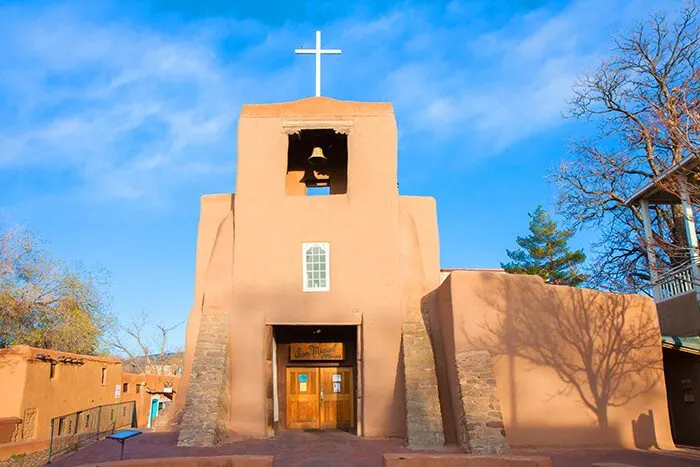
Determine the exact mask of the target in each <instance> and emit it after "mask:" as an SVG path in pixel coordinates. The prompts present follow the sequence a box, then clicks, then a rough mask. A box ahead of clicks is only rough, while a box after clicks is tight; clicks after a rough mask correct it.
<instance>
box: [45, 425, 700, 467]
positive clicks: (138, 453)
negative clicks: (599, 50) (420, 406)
mask: <svg viewBox="0 0 700 467" xmlns="http://www.w3.org/2000/svg"><path fill="white" fill-rule="evenodd" d="M446 450H447V451H454V452H456V451H457V449H446ZM406 451H407V449H406V448H405V447H404V445H403V442H402V441H401V440H397V439H381V440H369V439H359V438H357V437H355V436H353V435H350V434H348V433H343V432H301V431H287V432H282V433H281V434H280V435H278V436H277V437H276V438H273V439H265V440H252V439H251V440H238V441H233V440H232V441H230V442H227V443H224V444H222V445H219V446H216V447H213V448H178V447H177V433H144V434H143V435H141V436H137V437H135V438H133V439H130V440H129V441H127V442H126V448H125V450H124V459H140V458H149V457H183V456H220V455H226V454H272V455H274V456H275V457H276V458H275V465H276V467H331V466H333V467H336V466H337V467H382V465H383V464H382V454H383V453H387V452H406ZM516 454H522V455H538V456H548V457H551V458H552V459H553V464H554V466H553V467H590V465H591V464H592V463H594V462H621V463H627V464H631V465H635V466H638V467H700V453H699V452H694V451H681V452H672V453H671V452H664V453H661V452H649V451H630V450H621V449H615V450H613V449H611V450H538V451H530V450H520V451H518V452H516ZM118 459H119V443H117V442H115V441H113V440H109V439H105V440H102V441H98V442H96V443H93V444H91V445H89V446H86V447H85V448H83V449H81V450H79V451H78V452H76V453H74V454H70V455H67V456H65V457H62V458H60V459H57V460H55V461H54V462H53V463H52V465H54V466H56V467H64V466H76V465H81V464H86V463H90V462H105V461H110V460H118Z"/></svg>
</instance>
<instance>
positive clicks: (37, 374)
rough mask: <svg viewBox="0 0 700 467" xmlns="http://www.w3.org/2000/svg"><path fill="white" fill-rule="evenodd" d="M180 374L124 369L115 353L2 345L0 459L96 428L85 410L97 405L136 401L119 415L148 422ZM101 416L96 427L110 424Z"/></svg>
mask: <svg viewBox="0 0 700 467" xmlns="http://www.w3.org/2000/svg"><path fill="white" fill-rule="evenodd" d="M179 379H180V378H179V376H160V375H143V374H130V373H123V372H122V362H121V360H120V359H119V358H115V357H107V356H94V355H80V354H73V353H69V352H60V351H56V350H47V349H38V348H34V347H29V346H26V345H17V346H13V347H10V348H7V349H0V395H2V397H0V459H4V458H6V457H9V456H11V455H13V454H24V453H30V452H34V451H38V450H44V449H47V448H48V446H49V440H50V437H51V436H52V434H53V436H56V437H60V436H69V435H71V434H74V433H78V432H82V431H83V430H84V429H88V428H90V427H94V422H95V420H94V419H93V420H92V421H91V420H89V419H88V418H87V417H89V414H90V413H91V412H90V410H88V409H94V408H96V407H98V406H109V405H112V404H117V403H122V402H130V401H135V407H134V409H135V413H133V414H132V413H123V414H121V415H119V416H120V417H122V418H123V419H124V420H125V422H126V423H127V424H129V425H131V424H132V423H133V424H134V425H136V426H138V427H151V426H152V424H153V421H154V420H155V419H156V418H157V417H158V416H159V415H160V414H161V411H162V410H164V409H165V408H166V407H167V406H168V405H169V404H170V403H172V401H173V400H174V397H175V395H176V394H177V387H178V383H179ZM116 407H117V406H115V407H114V408H115V409H116ZM109 410H111V409H109ZM109 410H107V409H106V410H105V414H107V413H108V412H109ZM82 411H86V412H85V413H82V414H81V415H80V416H78V415H76V413H77V412H82ZM113 415H114V414H113ZM78 421H79V422H80V423H81V424H83V425H84V426H82V425H81V426H80V427H78V426H77V425H78ZM104 421H105V420H103V421H102V423H101V424H100V426H108V425H109V423H104ZM52 422H53V423H52ZM52 425H53V429H54V432H53V433H52ZM90 429H92V428H90Z"/></svg>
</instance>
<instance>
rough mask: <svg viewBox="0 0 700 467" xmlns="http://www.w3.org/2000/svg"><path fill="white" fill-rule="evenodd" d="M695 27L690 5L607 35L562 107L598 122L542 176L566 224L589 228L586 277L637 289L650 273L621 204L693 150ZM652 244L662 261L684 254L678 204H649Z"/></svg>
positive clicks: (637, 226)
mask: <svg viewBox="0 0 700 467" xmlns="http://www.w3.org/2000/svg"><path fill="white" fill-rule="evenodd" d="M699 44H700V29H699V28H698V23H697V9H696V6H695V5H694V3H690V4H688V6H687V7H686V8H684V9H683V10H682V11H681V13H680V17H679V19H677V20H676V21H673V22H671V21H669V20H668V19H667V18H666V17H665V16H664V15H661V14H654V15H652V16H651V17H650V19H649V20H648V21H647V22H645V23H643V24H639V25H638V26H637V27H636V28H635V29H633V30H632V31H630V32H628V33H627V34H624V35H620V36H618V37H617V38H616V39H615V48H614V50H615V53H614V55H613V56H611V57H610V58H609V59H607V60H605V61H604V62H603V63H602V64H601V65H600V66H599V67H598V68H597V69H595V70H593V71H592V72H590V73H587V74H585V75H584V76H582V77H581V78H580V79H579V81H578V82H577V84H576V85H575V88H574V97H573V99H572V100H571V103H570V104H571V107H570V116H571V117H574V118H581V119H586V120H588V121H591V122H594V123H596V124H597V128H598V132H597V135H596V136H595V137H593V138H591V139H588V140H584V141H578V142H577V143H575V144H574V145H573V148H572V153H573V156H574V157H573V160H570V161H567V162H563V163H562V164H561V165H560V166H559V167H558V168H557V169H556V170H555V171H554V173H552V174H551V175H550V177H551V179H552V180H553V181H554V182H555V183H556V184H558V185H559V194H558V200H557V201H558V208H559V210H560V212H561V213H562V214H563V215H564V216H565V217H566V218H567V220H568V222H569V224H570V226H571V227H574V228H581V227H592V228H596V229H598V230H600V231H601V232H602V236H601V238H600V240H599V241H598V242H597V244H596V245H594V253H595V255H596V257H597V260H596V261H595V264H594V266H593V267H592V268H591V274H590V275H591V282H592V285H595V286H598V287H601V288H608V289H614V290H621V291H639V290H644V289H645V287H646V285H647V284H648V282H649V279H650V275H649V270H648V264H647V256H646V248H647V246H648V245H647V243H645V241H644V235H643V227H642V214H641V212H640V210H639V209H638V208H637V207H636V206H627V205H625V200H626V199H628V198H629V196H630V195H632V194H633V193H634V192H635V191H636V190H637V189H639V188H640V187H642V186H643V185H644V184H646V183H648V182H650V181H653V180H655V179H657V178H658V177H659V176H660V175H661V174H663V173H664V172H665V171H667V170H668V169H669V168H670V167H672V166H674V164H678V163H679V162H681V161H682V160H683V159H684V158H686V157H689V156H693V155H697V154H698V152H697V151H698V146H697V141H698V138H697V128H698V127H697V115H698V114H697V96H698V59H699V58H700V47H699ZM651 217H652V224H653V230H654V242H653V244H654V247H656V248H658V250H659V251H658V252H657V256H658V258H659V260H660V262H661V264H662V265H663V266H664V267H668V266H672V265H675V264H678V263H680V262H682V261H684V260H687V240H686V234H685V230H684V222H683V213H682V211H681V209H680V207H679V206H653V208H652V216H651Z"/></svg>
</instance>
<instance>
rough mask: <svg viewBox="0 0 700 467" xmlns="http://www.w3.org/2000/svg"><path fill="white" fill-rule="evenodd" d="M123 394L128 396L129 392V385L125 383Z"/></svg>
mask: <svg viewBox="0 0 700 467" xmlns="http://www.w3.org/2000/svg"><path fill="white" fill-rule="evenodd" d="M122 392H123V393H124V394H126V393H127V392H129V383H124V384H122Z"/></svg>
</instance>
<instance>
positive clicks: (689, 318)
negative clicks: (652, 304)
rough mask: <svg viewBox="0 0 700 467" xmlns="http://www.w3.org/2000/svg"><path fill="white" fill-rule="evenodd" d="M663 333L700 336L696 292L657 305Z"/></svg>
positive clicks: (699, 310)
mask: <svg viewBox="0 0 700 467" xmlns="http://www.w3.org/2000/svg"><path fill="white" fill-rule="evenodd" d="M656 309H657V311H658V313H659V324H660V325H661V333H662V334H664V335H667V336H682V337H686V336H697V335H700V308H698V302H697V298H696V297H695V291H692V292H688V293H685V294H683V295H678V296H677V297H673V298H669V299H666V300H663V301H661V302H659V303H657V304H656Z"/></svg>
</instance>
